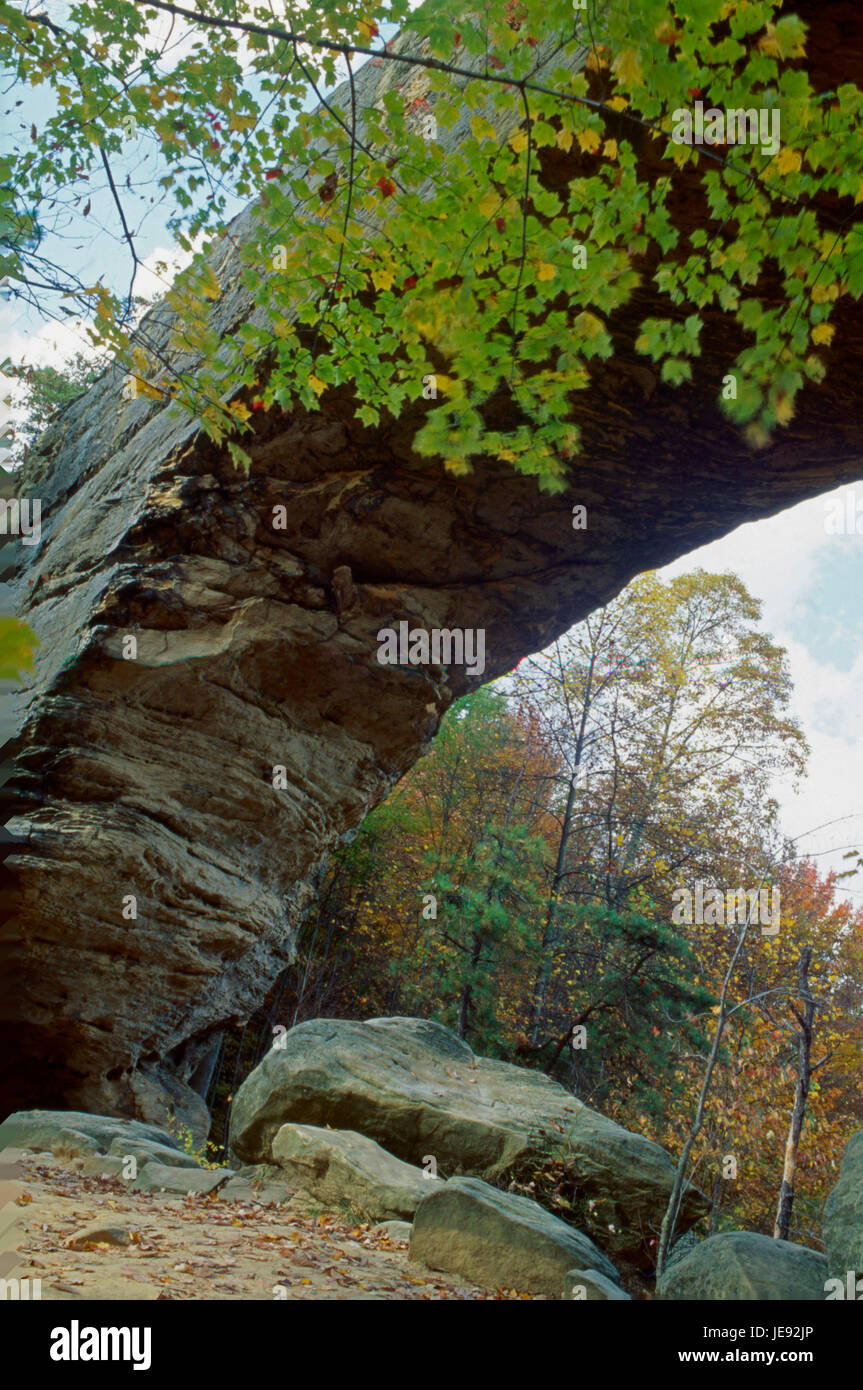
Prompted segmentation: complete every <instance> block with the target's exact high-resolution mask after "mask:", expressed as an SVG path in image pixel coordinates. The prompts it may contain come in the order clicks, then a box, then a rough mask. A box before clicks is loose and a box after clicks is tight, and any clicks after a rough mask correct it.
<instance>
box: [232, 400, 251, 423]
mask: <svg viewBox="0 0 863 1390" xmlns="http://www.w3.org/2000/svg"><path fill="white" fill-rule="evenodd" d="M228 409H229V410H230V412H231V414H232V415H233V417H234V419H235V420H248V418H249V416H250V415H251V413H252V412H251V411H250V409H249V407H248V406H247V405H245V404H244V403H243V402H242V401H231V404H230V405H229V406H228Z"/></svg>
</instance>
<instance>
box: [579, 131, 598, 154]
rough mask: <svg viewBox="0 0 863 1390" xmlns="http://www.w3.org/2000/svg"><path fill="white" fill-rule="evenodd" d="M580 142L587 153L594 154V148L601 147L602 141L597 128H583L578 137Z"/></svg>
mask: <svg viewBox="0 0 863 1390" xmlns="http://www.w3.org/2000/svg"><path fill="white" fill-rule="evenodd" d="M578 143H579V145H580V146H581V148H582V149H583V150H584V152H585V154H593V152H594V150H598V149H599V147H600V145H601V144H602V141H601V140H600V138H599V136H598V135H597V133H596V131H595V130H583V131H582V132H581V133H580V135H579V137H578Z"/></svg>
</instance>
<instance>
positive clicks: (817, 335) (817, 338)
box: [812, 323, 836, 346]
mask: <svg viewBox="0 0 863 1390" xmlns="http://www.w3.org/2000/svg"><path fill="white" fill-rule="evenodd" d="M835 332H836V329H835V328H834V327H833V325H832V323H819V324H817V325H816V327H815V328H813V330H812V341H813V343H824V345H825V346H829V344H830V343H832V341H833V334H834V333H835Z"/></svg>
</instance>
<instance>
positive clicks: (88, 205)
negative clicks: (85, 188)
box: [83, 198, 90, 217]
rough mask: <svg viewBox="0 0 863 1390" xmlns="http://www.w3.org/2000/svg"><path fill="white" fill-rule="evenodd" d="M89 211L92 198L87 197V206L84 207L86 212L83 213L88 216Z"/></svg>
mask: <svg viewBox="0 0 863 1390" xmlns="http://www.w3.org/2000/svg"><path fill="white" fill-rule="evenodd" d="M89 212H90V199H89V198H88V199H87V202H86V205H85V207H84V214H83V215H84V216H85V217H87V216H88V214H89Z"/></svg>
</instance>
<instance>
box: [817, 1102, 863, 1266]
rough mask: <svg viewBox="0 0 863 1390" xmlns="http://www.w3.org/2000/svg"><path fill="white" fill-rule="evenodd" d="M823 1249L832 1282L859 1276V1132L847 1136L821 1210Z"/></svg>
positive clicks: (862, 1184)
mask: <svg viewBox="0 0 863 1390" xmlns="http://www.w3.org/2000/svg"><path fill="white" fill-rule="evenodd" d="M824 1248H825V1250H826V1251H827V1267H828V1270H829V1272H830V1275H831V1276H832V1277H833V1278H834V1279H843V1280H844V1279H846V1278H847V1276H848V1272H849V1270H850V1271H851V1272H852V1273H853V1274H854V1275H855V1278H860V1277H861V1276H863V1129H859V1130H858V1131H857V1133H856V1134H854V1135H852V1136H851V1139H850V1140H849V1141H848V1146H847V1148H846V1150H845V1154H844V1156H843V1159H842V1168H841V1171H840V1173H839V1181H838V1182H837V1184H836V1186H835V1187H834V1188H833V1191H832V1192H831V1193H830V1196H829V1197H828V1198H827V1202H826V1205H825V1207H824Z"/></svg>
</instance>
